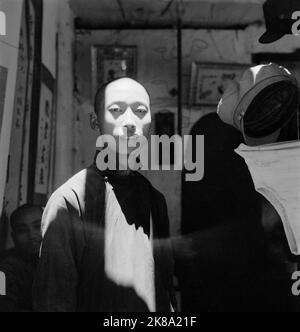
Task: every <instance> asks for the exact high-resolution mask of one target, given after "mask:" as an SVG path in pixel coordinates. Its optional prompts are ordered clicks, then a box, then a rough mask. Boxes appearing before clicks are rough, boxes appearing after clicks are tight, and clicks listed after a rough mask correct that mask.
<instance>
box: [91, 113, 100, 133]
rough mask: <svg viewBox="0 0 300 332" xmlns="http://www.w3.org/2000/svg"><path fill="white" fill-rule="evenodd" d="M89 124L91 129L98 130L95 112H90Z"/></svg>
mask: <svg viewBox="0 0 300 332" xmlns="http://www.w3.org/2000/svg"><path fill="white" fill-rule="evenodd" d="M90 126H91V128H92V129H93V130H100V127H99V122H98V118H97V115H96V114H95V113H91V114H90Z"/></svg>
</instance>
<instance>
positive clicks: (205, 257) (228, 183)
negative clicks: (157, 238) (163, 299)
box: [176, 114, 296, 312]
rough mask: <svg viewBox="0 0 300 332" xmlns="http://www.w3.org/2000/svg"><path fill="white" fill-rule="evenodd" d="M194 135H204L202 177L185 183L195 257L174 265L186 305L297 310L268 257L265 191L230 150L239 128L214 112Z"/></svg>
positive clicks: (185, 222) (279, 269)
mask: <svg viewBox="0 0 300 332" xmlns="http://www.w3.org/2000/svg"><path fill="white" fill-rule="evenodd" d="M191 135H193V136H194V137H195V135H204V136H205V176H204V179H203V180H202V181H200V182H185V183H184V185H183V219H182V232H183V234H184V235H186V236H188V237H191V238H192V242H193V249H194V250H195V252H196V256H197V257H196V258H195V259H194V260H193V261H190V262H186V263H181V264H180V266H177V267H176V269H177V274H178V276H179V280H180V289H181V292H182V309H183V311H184V312H188V311H191V312H193V311H201V312H202V311H204V312H207V311H216V312H231V311H242V312H243V311H262V312H264V311H267V312H268V311H294V310H296V307H295V303H294V300H293V298H292V295H291V282H290V275H288V274H287V273H286V271H285V269H284V267H283V266H281V264H280V263H279V262H274V260H272V259H270V255H269V250H268V243H267V238H266V234H265V232H264V229H263V226H262V198H261V196H260V195H259V194H258V193H257V192H256V191H255V188H254V185H253V181H252V179H251V175H250V173H249V171H248V169H247V166H246V164H245V163H244V161H243V160H242V159H241V158H240V157H239V156H238V155H237V154H236V153H235V152H234V149H236V148H237V147H238V146H239V145H240V144H241V143H243V137H242V135H241V134H240V133H239V132H238V131H237V130H235V129H234V128H232V127H230V126H228V125H226V124H224V123H222V122H221V120H220V119H219V117H218V115H217V114H209V115H207V116H205V117H204V118H202V119H201V120H200V121H199V122H198V123H197V124H196V125H195V126H194V127H193V129H192V131H191ZM194 146H195V145H194Z"/></svg>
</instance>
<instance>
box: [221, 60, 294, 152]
mask: <svg viewBox="0 0 300 332" xmlns="http://www.w3.org/2000/svg"><path fill="white" fill-rule="evenodd" d="M298 107H299V88H298V82H297V80H296V78H295V77H294V76H293V75H292V74H291V73H290V72H289V71H288V70H287V69H286V68H284V67H282V66H278V65H276V64H273V63H270V64H268V65H259V66H255V67H252V68H249V69H248V70H246V71H245V73H244V74H243V76H242V78H241V80H240V81H239V82H235V81H233V82H232V83H230V84H229V86H228V88H227V89H226V91H225V93H224V95H223V97H222V98H221V100H220V102H219V105H218V115H219V117H220V118H221V120H222V121H223V122H225V123H227V124H229V125H232V126H234V127H235V128H237V129H238V130H239V131H241V132H242V134H243V136H244V139H245V142H246V144H248V145H251V146H256V145H264V144H268V143H275V142H277V140H278V138H279V135H280V132H281V128H282V127H283V126H284V125H285V124H286V123H287V122H288V121H289V120H290V119H291V118H292V117H293V115H294V114H295V113H296V112H297V110H298Z"/></svg>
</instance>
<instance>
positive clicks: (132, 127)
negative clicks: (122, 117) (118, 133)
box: [124, 124, 136, 136]
mask: <svg viewBox="0 0 300 332" xmlns="http://www.w3.org/2000/svg"><path fill="white" fill-rule="evenodd" d="M124 128H125V129H126V133H127V136H133V135H134V134H135V130H136V126H135V125H130V124H128V125H124Z"/></svg>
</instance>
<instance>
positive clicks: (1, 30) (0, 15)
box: [0, 11, 6, 36]
mask: <svg viewBox="0 0 300 332" xmlns="http://www.w3.org/2000/svg"><path fill="white" fill-rule="evenodd" d="M0 36H6V15H5V13H4V12H2V11H0Z"/></svg>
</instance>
